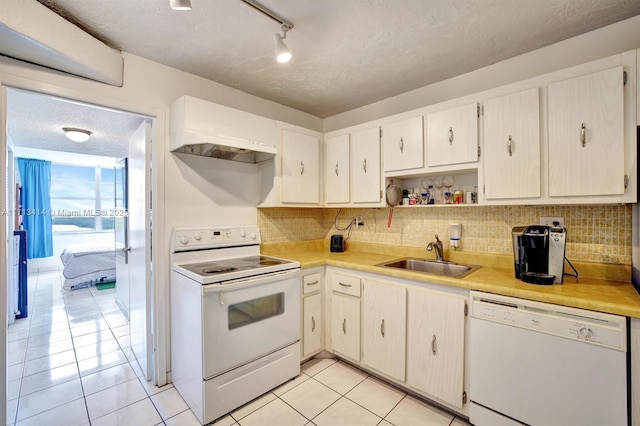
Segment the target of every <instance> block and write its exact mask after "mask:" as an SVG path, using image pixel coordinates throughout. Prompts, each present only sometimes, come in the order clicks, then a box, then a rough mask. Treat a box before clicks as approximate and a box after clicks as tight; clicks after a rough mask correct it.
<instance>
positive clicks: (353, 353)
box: [331, 293, 360, 361]
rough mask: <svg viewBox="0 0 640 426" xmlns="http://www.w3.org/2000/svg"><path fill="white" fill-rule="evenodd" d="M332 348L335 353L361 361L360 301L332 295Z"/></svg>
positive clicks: (349, 297)
mask: <svg viewBox="0 0 640 426" xmlns="http://www.w3.org/2000/svg"><path fill="white" fill-rule="evenodd" d="M331 346H332V349H333V351H334V352H336V353H339V354H340V355H344V356H346V357H348V358H351V359H352V360H354V361H360V299H359V298H357V297H353V296H341V295H339V294H335V293H334V294H332V295H331Z"/></svg>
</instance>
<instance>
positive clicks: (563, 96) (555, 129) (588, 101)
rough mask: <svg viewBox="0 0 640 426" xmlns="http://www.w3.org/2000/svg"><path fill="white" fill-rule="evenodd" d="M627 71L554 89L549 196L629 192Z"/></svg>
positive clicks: (598, 75) (551, 97)
mask: <svg viewBox="0 0 640 426" xmlns="http://www.w3.org/2000/svg"><path fill="white" fill-rule="evenodd" d="M623 91H624V87H623V70H622V67H618V68H613V69H610V70H606V71H601V72H597V73H594V74H589V75H585V76H580V77H576V78H572V79H570V80H564V81H560V82H557V83H553V84H550V85H549V90H548V102H549V195H550V196H552V197H558V196H579V195H613V194H623V193H624V173H625V172H624V105H623V102H624V93H623Z"/></svg>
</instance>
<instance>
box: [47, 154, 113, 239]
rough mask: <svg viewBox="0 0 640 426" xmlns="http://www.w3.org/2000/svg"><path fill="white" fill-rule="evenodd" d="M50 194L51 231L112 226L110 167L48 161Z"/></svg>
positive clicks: (99, 228) (108, 228) (111, 179)
mask: <svg viewBox="0 0 640 426" xmlns="http://www.w3.org/2000/svg"><path fill="white" fill-rule="evenodd" d="M50 196H51V221H52V224H53V231H54V232H60V231H62V232H87V231H103V230H111V229H113V223H114V216H113V215H114V206H115V199H114V170H113V168H102V167H85V166H73V165H67V164H56V163H52V164H51V191H50Z"/></svg>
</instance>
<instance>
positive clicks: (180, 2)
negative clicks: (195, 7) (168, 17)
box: [169, 0, 191, 10]
mask: <svg viewBox="0 0 640 426" xmlns="http://www.w3.org/2000/svg"><path fill="white" fill-rule="evenodd" d="M169 3H170V4H171V9H173V10H191V0H169Z"/></svg>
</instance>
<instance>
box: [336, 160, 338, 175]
mask: <svg viewBox="0 0 640 426" xmlns="http://www.w3.org/2000/svg"><path fill="white" fill-rule="evenodd" d="M336 176H338V163H336Z"/></svg>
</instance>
